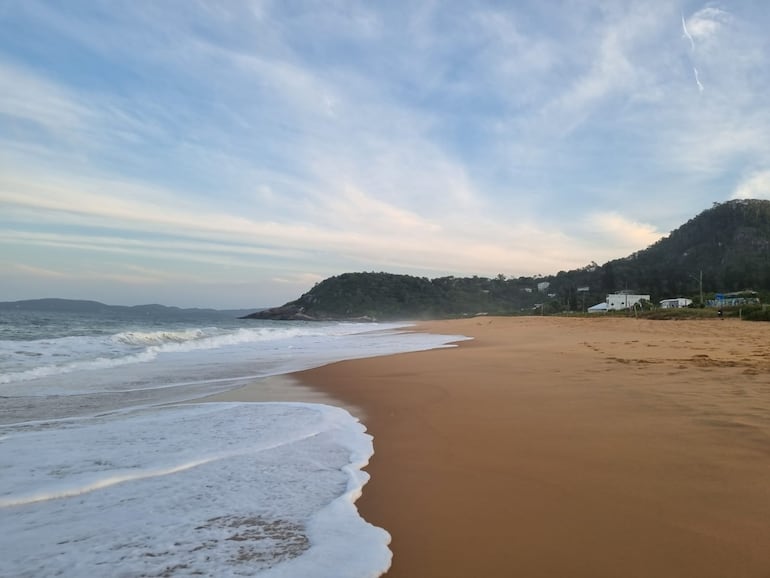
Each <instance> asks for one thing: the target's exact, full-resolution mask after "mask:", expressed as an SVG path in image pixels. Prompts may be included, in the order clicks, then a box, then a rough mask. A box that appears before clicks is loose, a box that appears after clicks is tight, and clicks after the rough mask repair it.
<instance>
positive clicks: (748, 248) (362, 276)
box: [249, 200, 770, 319]
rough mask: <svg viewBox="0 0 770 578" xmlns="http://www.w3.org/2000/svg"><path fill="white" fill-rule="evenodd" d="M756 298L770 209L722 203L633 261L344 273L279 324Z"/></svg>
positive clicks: (769, 256) (765, 271)
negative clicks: (552, 269)
mask: <svg viewBox="0 0 770 578" xmlns="http://www.w3.org/2000/svg"><path fill="white" fill-rule="evenodd" d="M701 289H702V290H703V293H704V296H705V297H706V298H708V297H709V296H710V295H713V294H714V293H716V292H731V291H741V290H745V289H752V290H755V291H758V292H760V294H762V293H770V201H763V200H736V201H729V202H725V203H715V204H714V206H713V207H712V208H711V209H708V210H706V211H703V212H702V213H701V214H699V215H698V216H696V217H694V218H693V219H691V220H690V221H688V222H687V223H685V224H684V225H682V226H681V227H679V228H678V229H676V230H675V231H673V232H672V233H671V234H670V235H668V236H667V237H665V238H663V239H661V240H659V241H658V242H657V243H655V244H654V245H652V246H650V247H648V248H646V249H644V250H641V251H638V252H636V253H634V254H632V255H630V256H628V257H626V258H623V259H616V260H614V261H609V262H607V263H605V264H604V265H597V264H596V263H591V264H590V265H588V266H586V267H583V268H581V269H576V270H573V271H560V272H559V273H557V274H554V275H549V276H543V277H518V278H508V277H506V276H505V275H502V274H500V275H498V276H497V277H494V278H491V279H490V278H485V277H470V278H458V277H441V278H436V279H427V278H425V277H413V276H409V275H395V274H390V273H345V274H343V275H338V276H335V277H330V278H329V279H326V280H324V281H322V282H321V283H319V284H317V285H316V286H315V287H313V288H312V289H311V290H310V291H308V292H307V293H305V294H304V295H302V296H301V297H300V298H299V299H297V300H295V301H291V302H289V303H287V304H286V305H284V306H282V307H277V308H273V309H268V310H265V311H262V312H258V313H254V314H252V315H249V317H252V318H270V319H354V318H374V319H419V318H440V317H456V316H463V315H474V314H478V313H488V314H502V315H510V314H517V313H522V312H531V311H533V310H534V309H537V310H540V311H542V310H545V311H547V312H558V311H564V310H570V311H580V310H584V309H585V307H586V306H589V305H592V304H594V303H598V302H600V301H603V300H604V299H605V296H606V294H607V293H613V292H616V291H620V290H629V291H634V292H637V293H643V294H647V293H649V294H650V295H651V297H652V301H653V302H657V301H658V300H660V299H664V298H668V297H690V298H693V300H694V301H696V302H699V300H700V292H701Z"/></svg>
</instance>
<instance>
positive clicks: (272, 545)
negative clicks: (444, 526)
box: [0, 310, 461, 578]
mask: <svg viewBox="0 0 770 578" xmlns="http://www.w3.org/2000/svg"><path fill="white" fill-rule="evenodd" d="M405 327H406V325H405V324H377V323H313V322H271V321H254V320H242V319H234V318H230V317H227V316H226V315H224V314H222V315H215V314H212V313H211V312H208V313H206V314H203V313H197V314H196V313H195V312H176V313H174V314H173V315H172V314H170V313H169V314H166V315H163V314H161V313H156V314H154V315H152V316H147V315H146V314H141V315H140V314H136V315H132V314H131V312H130V311H129V312H122V313H121V314H120V315H118V314H115V313H109V312H108V313H101V314H96V313H89V314H73V313H68V312H51V311H13V310H12V311H0V516H1V517H2V520H3V532H2V533H0V552H2V553H3V555H2V556H0V575H1V576H7V577H27V576H29V577H32V576H51V575H60V576H99V575H102V576H103V575H109V576H121V577H134V576H136V577H139V576H169V577H170V576H223V577H227V576H260V577H267V578H273V577H278V578H282V577H290V576H291V577H296V576H303V577H318V578H325V577H329V578H331V577H340V578H345V577H350V578H359V577H369V576H371V577H376V576H380V575H381V574H383V573H384V572H385V571H386V570H387V568H388V567H389V565H390V560H391V552H390V550H389V549H388V543H389V540H390V537H389V535H388V533H387V531H386V530H385V529H382V528H377V527H375V526H372V525H371V524H369V523H368V522H367V521H366V520H364V519H362V518H361V517H360V515H359V514H358V511H357V510H356V507H355V501H356V499H357V498H358V497H359V496H360V494H361V492H362V490H363V487H364V485H365V484H366V481H367V480H368V474H366V472H364V471H363V470H362V468H363V467H364V466H365V465H366V464H367V463H368V460H369V459H370V457H371V456H372V455H373V452H374V446H375V442H374V440H373V439H372V437H371V436H370V435H369V434H367V433H366V428H365V426H364V425H363V424H361V423H360V422H359V421H358V419H357V418H356V417H355V416H353V415H351V414H350V413H348V411H346V410H345V409H342V408H339V407H333V406H330V405H323V404H315V403H293V402H292V403H289V402H280V403H200V402H196V401H195V400H198V399H200V398H202V397H203V396H207V395H210V394H215V393H220V392H223V391H227V390H230V389H234V388H238V387H241V386H243V385H245V384H254V383H256V384H257V385H259V384H260V383H261V381H260V380H263V379H264V378H267V377H269V376H276V375H281V374H285V373H289V372H293V371H297V370H301V369H307V368H310V367H316V366H320V365H323V364H326V363H330V362H333V361H338V360H342V359H353V358H360V357H371V356H376V355H386V354H392V353H398V352H405V351H417V350H425V349H433V348H437V347H447V346H450V345H449V344H450V342H454V341H457V340H459V339H461V337H460V336H439V335H426V334H419V333H411V332H408V331H404V329H405Z"/></svg>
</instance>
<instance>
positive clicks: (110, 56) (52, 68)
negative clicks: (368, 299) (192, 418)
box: [0, 0, 770, 297]
mask: <svg viewBox="0 0 770 578" xmlns="http://www.w3.org/2000/svg"><path fill="white" fill-rule="evenodd" d="M728 10H729V11H728ZM5 16H6V17H7V22H8V26H7V28H6V32H7V33H4V34H3V35H2V37H0V83H2V85H3V87H4V90H3V91H2V94H0V121H2V123H3V128H4V129H5V128H7V129H8V130H3V131H2V134H0V151H1V152H0V226H2V230H3V235H1V236H0V243H3V248H4V249H6V250H5V251H4V252H5V253H6V254H10V255H16V254H18V255H21V253H20V252H19V251H21V250H23V251H24V255H25V259H26V261H24V260H23V259H22V257H21V256H20V257H19V258H18V259H16V260H13V259H12V260H11V261H10V262H14V263H17V264H20V265H21V264H24V263H26V264H27V265H28V266H29V267H38V268H40V269H41V270H49V271H55V270H56V268H55V267H51V262H50V260H46V259H47V257H45V255H44V253H46V252H48V253H51V254H52V253H53V252H56V254H57V255H60V256H61V258H62V259H65V260H66V258H69V257H71V258H72V259H73V262H83V259H82V258H81V259H79V258H78V256H79V255H80V256H82V255H85V254H88V255H89V256H90V258H91V259H93V263H94V266H93V268H92V269H91V273H93V274H102V273H103V274H108V272H109V271H108V269H109V267H110V266H112V267H115V268H116V270H119V274H120V275H125V276H127V277H126V278H132V279H144V280H145V281H146V283H147V284H148V285H149V284H154V285H155V286H156V287H157V286H159V285H164V281H162V280H158V278H157V277H156V276H155V275H154V274H153V271H163V270H164V269H167V270H168V271H169V274H170V275H178V276H179V279H180V281H179V282H180V283H189V279H188V281H184V280H183V278H184V276H185V275H187V274H188V272H190V271H194V270H196V268H198V269H200V271H201V272H204V274H206V273H205V272H208V273H207V274H208V275H209V276H211V277H217V276H219V278H220V279H222V278H223V277H221V276H222V275H225V274H226V275H228V277H227V278H228V279H229V281H228V283H230V286H231V287H235V286H236V285H238V284H239V283H241V282H243V284H244V285H246V284H248V283H253V282H254V280H255V279H257V278H258V279H259V280H260V287H279V286H280V287H281V290H283V291H289V290H290V289H291V290H294V289H296V288H297V287H298V285H297V284H301V283H302V282H303V280H304V281H306V282H310V281H312V282H315V280H318V279H319V278H323V277H324V276H327V275H328V274H333V273H338V272H341V271H344V270H360V269H366V270H371V269H389V270H396V271H404V272H413V273H418V274H477V273H478V274H495V273H498V272H504V273H506V274H509V275H510V274H514V275H515V274H531V273H549V272H553V271H555V270H559V269H566V268H570V267H572V266H580V265H583V264H585V263H587V262H589V261H591V260H595V261H601V260H603V259H610V258H615V257H621V256H623V255H624V254H627V253H629V252H632V251H635V250H638V249H640V248H643V246H645V244H646V243H648V242H650V241H651V240H654V239H655V238H656V235H658V231H667V230H669V228H670V227H673V226H676V225H678V224H680V223H681V222H683V221H685V220H686V219H688V218H690V217H691V216H692V214H693V213H694V212H695V211H697V210H698V208H699V207H700V208H706V207H708V206H710V204H711V202H713V201H715V200H720V199H724V198H727V197H729V196H730V195H747V194H756V195H761V194H763V192H762V191H763V188H762V187H763V184H762V183H764V177H762V176H761V175H763V174H764V172H765V171H767V167H770V151H769V150H768V148H767V138H766V135H767V134H768V133H770V109H768V107H767V106H766V99H767V96H766V95H767V94H768V93H769V92H770V74H768V73H767V72H766V71H765V69H766V66H765V65H766V60H767V41H766V28H767V25H769V24H770V22H768V15H767V14H765V13H764V11H762V10H760V9H758V8H756V7H755V6H749V5H729V6H727V5H725V6H722V7H718V6H717V5H715V4H706V5H704V6H702V7H701V8H696V9H694V10H691V11H689V12H688V11H682V10H681V9H680V8H678V7H677V6H676V5H672V4H671V3H669V2H665V1H663V0H649V1H646V2H643V3H641V4H634V5H627V6H620V5H613V4H612V3H603V4H599V5H593V4H590V3H580V2H578V3H574V2H556V3H542V2H520V3H515V4H510V5H504V4H491V3H486V2H482V3H472V4H466V3H459V2H448V3H435V2H424V3H419V4H418V5H415V4H414V3H412V4H410V3H405V2H400V1H398V0H396V1H395V2H392V3H381V4H376V5H373V4H367V3H361V2H356V1H354V2H349V3H345V5H344V6H343V5H338V4H335V3H331V4H328V3H327V4H323V5H314V4H305V5H304V6H303V7H302V9H301V10H297V9H296V8H291V9H290V8H289V7H287V6H286V5H285V4H282V3H271V2H264V3H244V4H238V3H210V2H197V3H186V4H185V9H184V10H179V9H178V7H175V6H173V5H170V4H167V3H151V2H134V3H129V4H124V5H121V6H107V5H102V4H98V3H97V4H93V3H88V2H80V1H78V0H75V1H74V2H71V3H68V4H67V6H66V7H65V6H64V5H61V4H58V3H55V2H51V1H48V0H29V1H28V2H24V3H12V4H11V5H9V7H8V8H7V9H6V11H5ZM41 46H45V50H42V49H41V48H40V47H41ZM75 64H76V66H75ZM747 175H748V176H747ZM624 199H633V202H626V201H625V200H624ZM647 223H649V225H648V224H647ZM161 263H165V264H166V266H165V267H164V266H163V265H161ZM141 267H145V268H146V270H145V271H142V270H140V269H141ZM15 271H17V272H18V276H19V277H22V276H24V275H29V276H30V278H32V271H31V270H30V271H27V272H26V273H22V270H21V269H18V268H17V269H15ZM213 272H216V275H215V274H214V273H213ZM239 276H240V279H241V281H239ZM153 279H156V281H153ZM242 280H247V281H248V282H247V281H242ZM170 282H171V281H169V283H170ZM73 283H74V281H73ZM199 285H200V284H199ZM136 286H137V287H138V285H136ZM112 287H115V285H112ZM238 290H239V291H240V289H238ZM277 291H278V290H276V292H277ZM286 296H287V297H292V295H288V294H287V295H286Z"/></svg>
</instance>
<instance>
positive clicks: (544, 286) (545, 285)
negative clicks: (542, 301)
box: [537, 281, 551, 293]
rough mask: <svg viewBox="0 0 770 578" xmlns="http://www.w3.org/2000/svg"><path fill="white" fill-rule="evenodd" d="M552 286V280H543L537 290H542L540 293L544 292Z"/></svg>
mask: <svg viewBox="0 0 770 578" xmlns="http://www.w3.org/2000/svg"><path fill="white" fill-rule="evenodd" d="M550 286H551V282H550V281H541V282H540V283H538V284H537V290H538V291H540V293H542V292H544V291H545V290H546V289H548V288H549V287H550Z"/></svg>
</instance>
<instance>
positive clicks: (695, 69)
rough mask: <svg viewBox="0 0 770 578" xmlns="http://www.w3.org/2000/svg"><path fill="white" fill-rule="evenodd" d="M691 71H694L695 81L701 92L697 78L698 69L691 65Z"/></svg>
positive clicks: (701, 88)
mask: <svg viewBox="0 0 770 578" xmlns="http://www.w3.org/2000/svg"><path fill="white" fill-rule="evenodd" d="M692 71H693V72H694V73H695V83H696V84H697V85H698V90H700V91H701V92H703V85H702V84H701V83H700V78H698V69H697V68H695V67H694V66H693V67H692Z"/></svg>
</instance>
